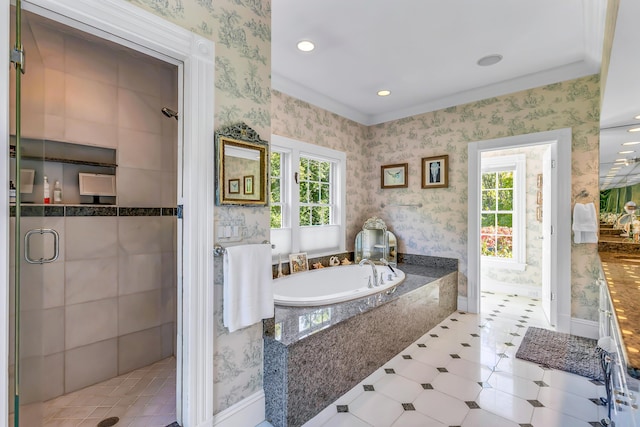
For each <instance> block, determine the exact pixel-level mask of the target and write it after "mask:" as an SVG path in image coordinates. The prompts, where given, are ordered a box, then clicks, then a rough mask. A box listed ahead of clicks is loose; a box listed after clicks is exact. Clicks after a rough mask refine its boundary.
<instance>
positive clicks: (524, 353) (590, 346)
mask: <svg viewBox="0 0 640 427" xmlns="http://www.w3.org/2000/svg"><path fill="white" fill-rule="evenodd" d="M597 345H598V342H597V341H596V340H593V339H590V338H583V337H578V336H575V335H569V334H563V333H561V332H555V331H550V330H547V329H542V328H535V327H533V326H530V327H529V328H528V329H527V332H526V334H525V335H524V338H523V339H522V343H521V344H520V347H519V348H518V351H517V352H516V357H517V358H518V359H522V360H528V361H529V362H533V363H537V364H538V365H541V366H543V367H545V368H553V369H559V370H562V371H566V372H571V373H573V374H578V375H582V376H583V377H587V378H591V379H594V380H601V381H602V380H603V379H604V376H603V375H602V368H601V367H600V356H599V353H598V352H597V351H596V347H597Z"/></svg>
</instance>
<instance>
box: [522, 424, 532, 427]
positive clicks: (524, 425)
mask: <svg viewBox="0 0 640 427" xmlns="http://www.w3.org/2000/svg"><path fill="white" fill-rule="evenodd" d="M520 427H533V424H520Z"/></svg>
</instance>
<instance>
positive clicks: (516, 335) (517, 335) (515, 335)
mask: <svg viewBox="0 0 640 427" xmlns="http://www.w3.org/2000/svg"><path fill="white" fill-rule="evenodd" d="M509 335H511V336H514V337H519V336H520V334H517V333H515V332H511V333H509Z"/></svg>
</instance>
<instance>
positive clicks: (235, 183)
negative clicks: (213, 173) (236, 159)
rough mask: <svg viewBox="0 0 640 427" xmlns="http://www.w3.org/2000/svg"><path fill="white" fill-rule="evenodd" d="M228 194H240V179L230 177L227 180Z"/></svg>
mask: <svg viewBox="0 0 640 427" xmlns="http://www.w3.org/2000/svg"><path fill="white" fill-rule="evenodd" d="M229 194H240V180H239V179H230V180H229Z"/></svg>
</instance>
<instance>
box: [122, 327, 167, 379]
mask: <svg viewBox="0 0 640 427" xmlns="http://www.w3.org/2000/svg"><path fill="white" fill-rule="evenodd" d="M160 359H162V328H161V327H156V328H151V329H147V330H144V331H140V332H135V333H132V334H128V335H124V336H121V337H120V338H118V374H119V375H122V374H124V373H127V372H130V371H133V370H134V369H138V368H141V367H143V366H147V365H150V364H151V363H154V362H157V361H158V360H160Z"/></svg>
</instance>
